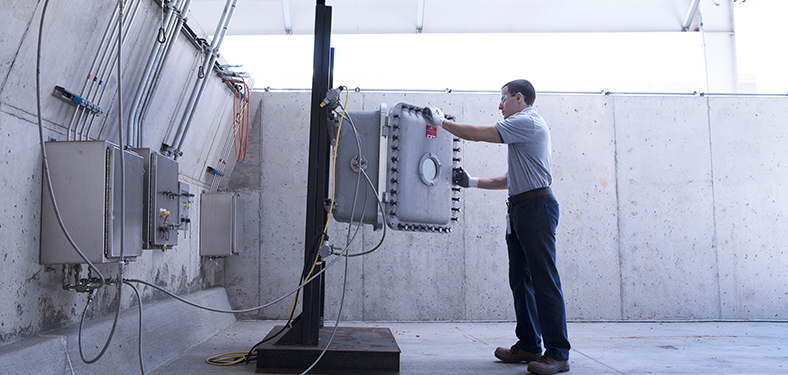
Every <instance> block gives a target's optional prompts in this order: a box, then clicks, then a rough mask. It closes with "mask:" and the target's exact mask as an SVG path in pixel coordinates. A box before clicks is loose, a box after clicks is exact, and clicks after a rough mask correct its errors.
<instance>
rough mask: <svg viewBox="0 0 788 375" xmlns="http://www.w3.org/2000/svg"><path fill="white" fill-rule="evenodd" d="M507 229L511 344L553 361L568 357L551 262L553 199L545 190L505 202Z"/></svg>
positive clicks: (555, 208)
mask: <svg viewBox="0 0 788 375" xmlns="http://www.w3.org/2000/svg"><path fill="white" fill-rule="evenodd" d="M509 222H510V227H511V233H510V234H508V235H507V236H506V244H507V245H508V248H509V286H510V287H511V288H512V294H513V295H514V310H515V313H516V315H517V327H516V328H515V333H516V334H517V338H518V340H519V341H517V346H518V347H519V348H520V349H522V350H525V351H527V352H531V353H540V352H541V351H542V347H541V341H542V339H544V347H545V354H547V355H548V356H550V357H551V358H553V359H555V360H559V361H565V360H567V359H568V358H569V348H570V346H569V339H568V335H567V331H566V309H565V306H564V295H563V292H561V279H560V278H559V276H558V269H557V268H556V266H555V229H556V227H557V226H558V201H557V200H556V199H555V197H554V196H553V195H552V194H551V195H545V196H542V197H536V198H531V199H528V200H525V201H522V202H519V203H516V204H514V205H512V206H510V207H509Z"/></svg>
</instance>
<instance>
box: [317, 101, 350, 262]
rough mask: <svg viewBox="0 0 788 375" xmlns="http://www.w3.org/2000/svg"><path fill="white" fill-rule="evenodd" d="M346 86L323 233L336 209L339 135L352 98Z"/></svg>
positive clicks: (321, 244) (321, 243)
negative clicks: (329, 201)
mask: <svg viewBox="0 0 788 375" xmlns="http://www.w3.org/2000/svg"><path fill="white" fill-rule="evenodd" d="M342 87H344V88H345V92H346V93H347V94H346V95H345V105H344V106H343V107H342V116H340V117H339V127H338V128H337V141H336V143H334V157H333V159H332V160H331V204H330V205H329V206H328V217H327V218H326V225H325V226H323V233H326V230H328V222H329V221H331V211H332V210H333V209H334V192H336V185H335V183H336V178H337V175H336V173H335V171H336V167H337V150H338V149H339V136H340V134H342V120H344V119H345V111H347V102H348V99H350V89H348V88H347V86H342ZM320 246H323V239H322V238H321V240H320V245H319V246H318V248H319V247H320Z"/></svg>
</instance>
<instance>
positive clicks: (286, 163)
mask: <svg viewBox="0 0 788 375" xmlns="http://www.w3.org/2000/svg"><path fill="white" fill-rule="evenodd" d="M255 97H256V98H260V99H259V100H260V109H259V110H258V115H259V116H260V117H259V118H257V121H258V122H259V124H260V126H259V127H258V126H255V129H257V130H258V131H259V132H260V133H259V134H257V133H255V140H256V141H257V142H259V146H258V149H259V154H256V155H255V157H256V158H257V157H259V159H257V160H256V161H254V162H251V161H247V164H245V165H244V164H239V165H238V167H237V168H236V171H235V174H234V175H233V178H232V180H231V181H237V180H236V179H235V177H236V176H237V175H244V176H246V177H245V178H244V181H245V182H243V183H240V184H238V185H236V186H232V184H233V182H231V188H235V189H238V191H243V192H244V193H243V194H244V196H245V197H246V202H247V204H248V206H247V220H248V222H249V223H248V225H247V226H246V233H247V234H248V235H249V237H248V238H249V241H248V242H247V250H248V251H247V252H245V253H243V254H241V255H239V256H237V257H233V258H230V259H228V261H227V270H228V271H227V273H228V278H227V285H226V287H227V289H228V293H229V294H230V297H229V298H230V301H231V304H233V306H236V307H250V306H253V305H256V304H262V303H265V302H267V301H270V300H272V299H273V298H275V297H278V296H279V295H281V294H283V293H285V292H288V291H290V290H292V289H293V288H294V287H295V286H296V285H297V284H298V275H299V274H300V269H301V266H302V262H303V251H304V250H303V249H304V244H303V236H304V231H303V225H304V215H305V203H304V198H305V196H306V174H307V171H306V168H307V160H306V158H307V152H308V151H307V148H308V140H307V134H308V122H309V121H308V120H309V113H308V111H307V110H306V108H307V103H308V101H309V94H308V93H256V94H255ZM499 99H500V98H499V95H497V94H478V95H476V94H473V95H472V94H382V93H361V94H356V93H351V96H350V102H349V104H348V109H349V110H375V109H376V108H377V107H378V105H379V103H381V102H383V103H387V104H388V106H389V108H391V107H393V106H394V105H395V104H396V103H398V102H406V103H411V104H416V105H426V104H432V105H438V106H442V107H443V108H444V109H445V110H446V112H447V113H450V114H454V115H455V116H457V117H458V119H459V120H460V121H465V122H470V123H492V122H494V121H496V120H497V119H498V118H500V113H499V112H498V111H497V103H498V100H499ZM255 101H256V102H257V100H255ZM536 108H537V110H538V111H539V112H540V113H541V114H542V115H543V116H544V117H545V119H546V120H547V123H548V125H549V126H550V127H551V132H552V139H553V158H554V159H553V161H554V177H555V180H554V183H553V188H554V191H555V194H556V196H557V197H558V199H559V202H560V204H561V219H560V222H559V227H558V233H557V236H558V265H559V269H560V272H561V275H562V282H563V286H564V293H565V298H566V305H567V310H568V316H569V318H570V319H572V320H592V321H593V320H653V319H657V320H673V319H678V320H685V319H704V320H705V319H732V320H749V319H766V320H772V319H777V320H784V319H786V318H788V315H786V311H788V296H787V295H786V291H787V290H788V274H786V272H784V270H785V269H786V266H788V253H787V252H786V248H785V243H786V242H787V241H786V240H788V235H787V234H786V233H785V231H784V230H783V228H785V226H786V220H787V219H786V214H787V213H788V199H786V198H785V197H784V196H783V195H782V194H781V192H782V191H784V189H785V186H786V183H787V182H788V181H786V179H788V165H786V163H785V160H786V158H787V157H788V151H786V148H785V147H784V145H783V143H784V140H785V139H786V137H788V129H786V128H785V126H784V122H785V120H784V118H785V114H786V113H788V111H787V110H788V100H786V98H768V97H699V96H605V95H540V96H539V98H538V99H537V102H536ZM462 153H463V158H462V159H463V165H464V166H465V167H466V169H467V170H468V171H469V172H470V173H472V174H474V175H477V176H484V175H492V174H498V173H502V172H504V171H505V170H506V147H505V146H503V145H492V144H482V143H471V142H463V145H462ZM250 176H259V182H258V181H257V180H256V179H255V178H250ZM505 199H506V192H505V191H485V190H478V189H468V190H464V193H463V201H462V202H463V211H462V216H461V218H460V222H459V224H458V225H457V226H455V228H454V231H453V232H452V233H451V234H449V235H444V234H422V233H409V232H395V231H388V232H387V234H386V238H385V241H384V243H383V246H382V247H381V248H380V249H379V250H377V251H376V252H374V253H372V254H370V255H368V256H364V257H360V258H351V259H350V261H349V264H348V277H347V288H346V291H345V303H344V308H343V310H342V319H348V320H372V321H374V320H406V321H410V320H416V321H430V320H510V319H513V318H514V311H513V308H512V307H511V295H510V291H509V289H508V282H507V277H508V276H507V272H508V271H507V259H506V247H505V242H504V237H503V233H504V231H505V210H506V205H505ZM346 231H347V225H346V224H341V223H336V222H333V221H332V223H331V224H330V227H329V233H330V235H331V239H332V241H333V243H334V244H335V245H342V244H344V243H345V238H346V233H347V232H346ZM360 236H361V237H360V238H361V240H360V241H356V242H355V244H354V245H353V247H352V248H351V251H352V252H358V251H361V250H362V248H363V249H369V248H371V247H373V246H375V245H376V244H377V243H378V241H379V239H380V238H381V232H379V231H378V232H375V231H372V230H371V228H370V227H368V226H365V227H364V229H363V230H362V233H361V234H360ZM230 275H232V277H230ZM343 275H344V260H340V261H339V262H338V263H336V264H335V265H334V266H333V267H331V268H330V269H329V270H328V281H327V287H326V315H327V318H329V319H334V318H336V315H337V313H338V307H339V301H340V298H341V292H342V286H343ZM290 302H291V300H290V299H288V300H285V301H283V302H281V303H279V304H277V305H275V306H274V307H272V308H269V309H266V310H263V311H260V312H258V313H254V314H250V315H249V317H254V318H279V319H281V318H286V317H287V315H288V311H289V308H290ZM298 309H299V308H296V310H298Z"/></svg>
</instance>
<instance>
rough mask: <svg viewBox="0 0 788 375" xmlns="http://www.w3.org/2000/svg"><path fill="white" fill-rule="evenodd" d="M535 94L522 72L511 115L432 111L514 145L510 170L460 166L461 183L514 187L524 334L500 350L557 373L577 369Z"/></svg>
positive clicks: (467, 131)
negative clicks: (475, 116) (454, 115)
mask: <svg viewBox="0 0 788 375" xmlns="http://www.w3.org/2000/svg"><path fill="white" fill-rule="evenodd" d="M535 99H536V91H535V90H534V87H533V85H531V83H530V82H528V81H527V80H524V79H520V80H514V81H511V82H509V83H507V84H506V85H504V86H503V88H501V103H500V104H499V105H498V109H499V110H500V111H501V113H502V114H503V120H501V121H498V122H496V123H495V124H494V125H470V124H462V123H457V122H454V121H450V120H447V119H445V117H444V115H443V112H442V111H441V110H440V109H438V108H435V107H430V108H429V111H425V112H429V113H430V114H429V115H428V116H427V117H428V118H429V119H430V120H431V121H432V122H433V124H434V125H435V126H440V127H442V128H443V129H445V130H447V131H448V132H449V133H452V134H454V135H455V136H457V137H460V138H463V139H466V140H469V141H480V142H490V143H506V144H507V145H508V148H509V149H508V171H507V173H504V174H502V175H498V176H493V177H486V178H475V177H471V176H470V175H469V174H468V173H467V172H466V171H465V170H464V169H462V168H460V169H457V170H455V173H454V183H455V184H456V185H459V186H461V187H465V188H469V187H470V188H481V189H508V190H509V202H508V206H509V215H508V220H509V223H507V224H508V225H507V235H506V243H507V246H508V249H509V285H510V287H511V289H512V293H513V295H514V309H515V313H516V316H517V327H516V328H515V333H516V335H517V338H518V341H517V343H515V344H514V345H512V347H511V348H509V349H506V348H498V349H496V350H495V356H496V357H497V358H498V359H500V360H501V361H504V362H526V363H528V371H529V372H532V373H536V374H555V373H558V372H565V371H569V349H570V345H569V340H568V337H567V330H566V311H565V306H564V297H563V293H562V292H561V281H560V278H559V276H558V270H557V269H556V252H555V229H556V226H557V225H558V201H556V199H555V197H554V196H553V194H552V191H551V189H550V184H551V183H552V181H553V178H552V175H551V173H552V172H551V170H552V167H551V164H552V158H551V156H550V153H551V147H552V146H551V143H550V131H549V129H548V128H547V124H545V121H544V120H543V119H542V117H541V116H540V115H539V114H538V113H537V112H536V110H535V109H534V108H533V107H532V106H533V103H534V100H535ZM542 338H543V339H544V346H545V352H544V354H542V347H541V341H542Z"/></svg>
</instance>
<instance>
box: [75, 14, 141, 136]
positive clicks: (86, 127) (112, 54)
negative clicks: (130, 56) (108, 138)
mask: <svg viewBox="0 0 788 375" xmlns="http://www.w3.org/2000/svg"><path fill="white" fill-rule="evenodd" d="M140 3H142V0H139V1H137V2H136V3H135V4H134V9H133V10H132V11H131V12H130V13H131V14H130V15H129V16H128V17H126V18H124V23H125V26H123V29H125V30H127V31H128V30H131V26H132V25H133V24H134V20H135V19H136V18H137V11H138V10H139V8H140V7H139V5H140ZM130 34H131V33H130V32H126V33H123V34H122V37H121V38H120V39H121V43H125V42H126V39H127V38H128V36H129V35H130ZM112 44H113V46H112V48H111V49H110V50H109V54H108V56H109V57H108V58H107V60H106V62H105V63H104V66H103V67H102V68H101V70H100V71H101V73H100V75H98V76H97V77H103V76H104V75H105V74H106V75H107V77H106V79H100V80H99V85H98V86H97V88H96V92H95V93H94V94H91V96H93V97H96V96H97V99H95V100H94V102H95V103H96V104H99V103H101V100H102V98H104V93H105V92H106V88H107V85H106V83H107V82H108V81H109V78H110V77H112V71H113V70H114V69H113V68H114V67H115V63H116V62H117V61H118V54H117V53H116V50H115V48H116V47H118V45H117V44H116V43H112ZM118 48H119V47H118ZM120 79H122V77H118V80H119V81H120ZM102 81H103V82H102ZM94 82H95V78H94ZM91 87H92V86H91ZM90 92H91V91H89V93H90ZM96 117H98V116H91V118H90V121H88V120H87V118H85V120H84V121H83V122H84V123H83V125H82V129H83V131H81V132H80V139H85V140H87V139H90V130H91V129H92V128H93V123H94V122H95V121H96ZM106 122H107V120H106V119H105V120H104V123H105V124H106ZM103 126H104V125H102V129H103ZM121 146H123V145H121Z"/></svg>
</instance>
